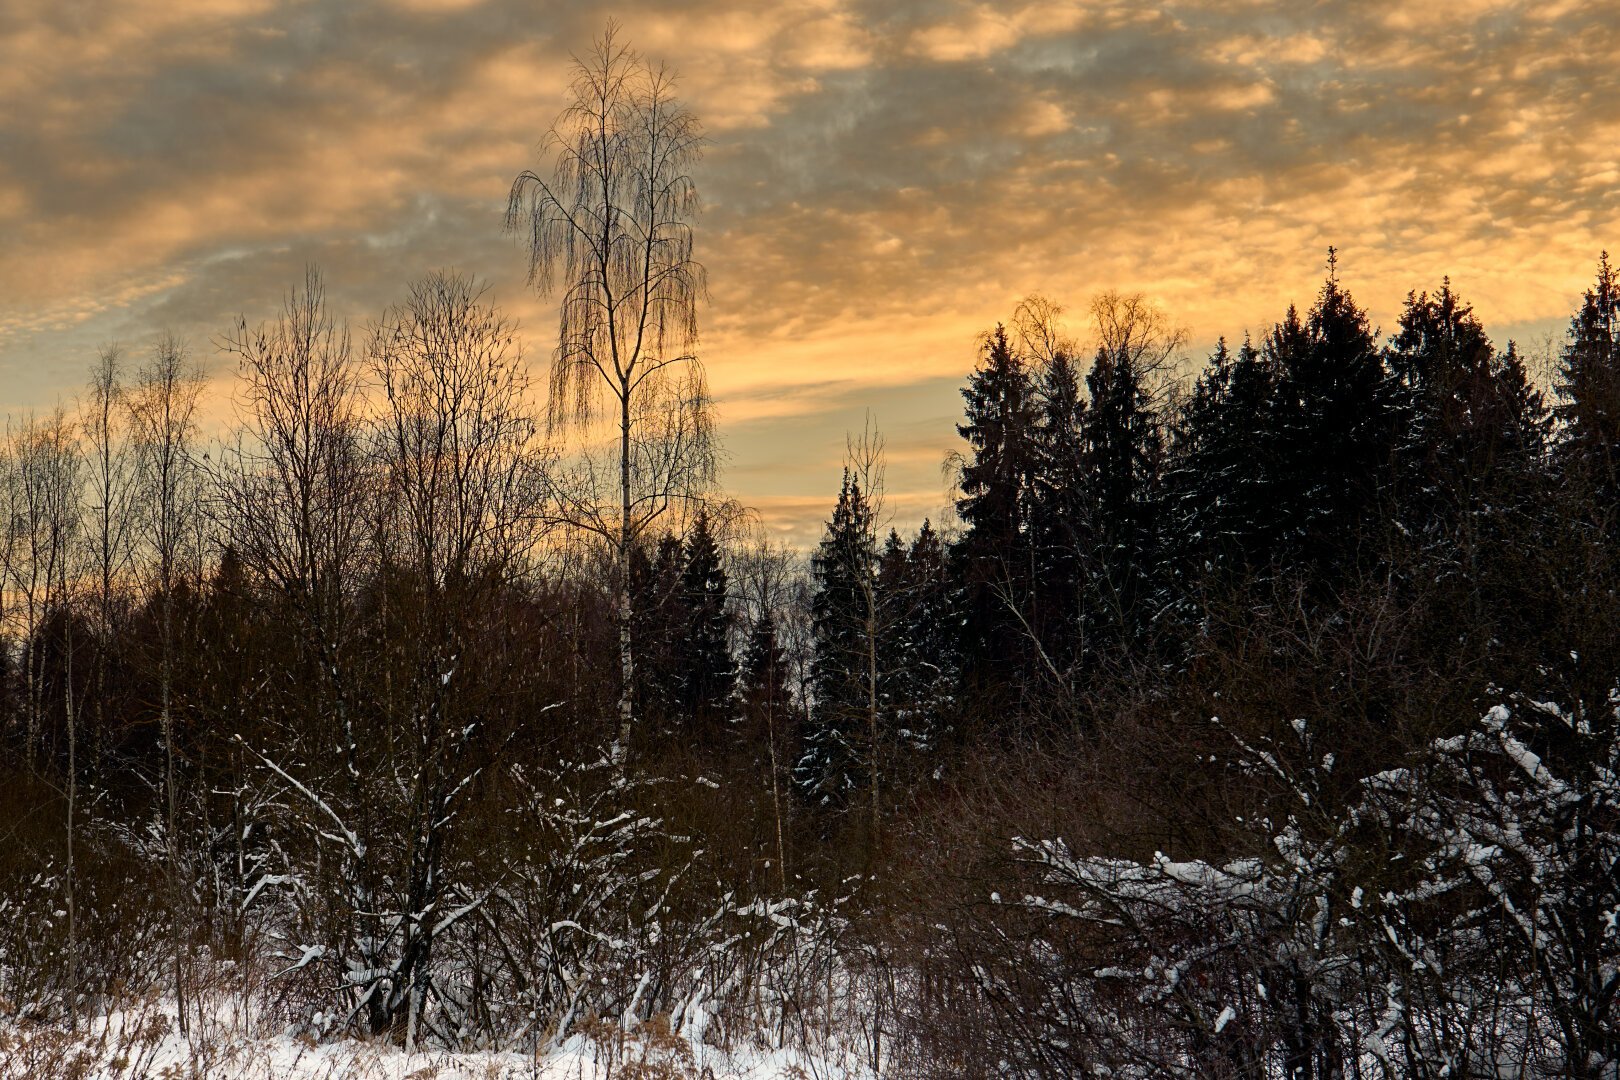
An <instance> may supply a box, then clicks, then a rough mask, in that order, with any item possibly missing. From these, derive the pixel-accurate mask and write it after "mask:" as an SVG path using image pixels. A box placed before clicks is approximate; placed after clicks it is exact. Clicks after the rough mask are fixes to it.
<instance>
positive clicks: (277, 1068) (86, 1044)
mask: <svg viewBox="0 0 1620 1080" xmlns="http://www.w3.org/2000/svg"><path fill="white" fill-rule="evenodd" d="M205 1029H206V1030H205ZM835 1058H839V1059H843V1060H835ZM46 1076H74V1077H82V1078H84V1080H147V1078H174V1080H519V1078H523V1080H613V1078H623V1080H872V1073H871V1071H870V1070H869V1069H865V1068H862V1067H861V1066H860V1065H858V1064H857V1063H855V1062H854V1061H853V1060H850V1059H849V1058H848V1056H847V1055H843V1054H837V1055H807V1054H804V1053H802V1052H800V1051H797V1050H793V1049H767V1048H763V1047H755V1046H740V1047H733V1048H732V1049H730V1050H722V1049H720V1048H718V1047H713V1046H708V1045H706V1044H704V1043H703V1042H702V1041H701V1040H693V1039H691V1038H687V1037H682V1036H681V1035H678V1034H672V1033H670V1032H669V1030H668V1029H667V1027H660V1026H659V1025H657V1024H651V1025H646V1024H644V1025H641V1026H640V1027H639V1028H638V1029H637V1030H635V1031H633V1032H624V1031H622V1030H621V1029H620V1028H619V1027H618V1026H617V1025H615V1024H607V1023H601V1024H597V1025H595V1026H594V1027H592V1026H590V1025H587V1026H586V1031H584V1032H583V1033H580V1034H575V1035H573V1036H571V1037H569V1038H568V1039H566V1040H565V1041H564V1042H563V1043H562V1044H561V1045H558V1046H552V1047H549V1048H542V1049H541V1050H540V1051H539V1052H538V1053H532V1052H530V1053H526V1052H517V1051H505V1052H463V1053H451V1052H446V1051H442V1050H428V1051H418V1052H415V1053H407V1052H406V1051H405V1050H404V1049H402V1048H400V1047H398V1046H394V1045H391V1044H388V1043H383V1042H366V1041H360V1040H355V1039H335V1040H329V1041H325V1042H317V1041H316V1040H314V1039H311V1038H308V1037H307V1036H294V1035H288V1034H279V1035H273V1036H263V1037H249V1036H245V1035H243V1034H242V1033H241V1028H240V1027H237V1026H233V1025H230V1024H229V1023H221V1022H214V1023H210V1024H207V1025H202V1026H199V1027H194V1029H193V1031H192V1033H191V1036H190V1037H189V1038H187V1037H185V1036H181V1035H180V1034H179V1033H178V1031H177V1030H176V1029H175V1027H174V1025H173V1022H172V1015H171V1014H169V1013H168V1012H167V1011H158V1010H146V1011H142V1012H140V1013H138V1014H132V1013H127V1012H126V1013H115V1014H113V1015H112V1016H110V1017H107V1018H105V1019H103V1020H100V1021H97V1022H94V1023H92V1024H91V1025H90V1026H89V1028H88V1030H84V1029H81V1031H80V1032H78V1033H77V1034H74V1035H69V1034H68V1033H67V1032H64V1031H62V1030H61V1029H59V1028H55V1027H46V1026H42V1025H41V1026H25V1025H15V1024H7V1025H5V1026H3V1027H0V1077H3V1078H11V1077H18V1078H20V1077H46Z"/></svg>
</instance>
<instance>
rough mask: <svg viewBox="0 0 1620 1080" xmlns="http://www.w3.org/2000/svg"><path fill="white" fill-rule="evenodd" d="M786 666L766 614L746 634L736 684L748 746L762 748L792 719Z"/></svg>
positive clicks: (770, 619)
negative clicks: (746, 638) (749, 728)
mask: <svg viewBox="0 0 1620 1080" xmlns="http://www.w3.org/2000/svg"><path fill="white" fill-rule="evenodd" d="M788 677H789V670H788V662H787V657H786V655H785V654H784V652H783V650H782V643H781V641H780V640H778V638H777V635H776V620H775V619H774V618H772V617H771V613H770V612H769V611H766V612H764V613H762V614H761V615H760V617H759V618H758V619H755V620H754V625H753V628H752V629H751V630H750V631H749V632H748V647H747V649H746V650H745V651H744V653H743V662H742V670H741V672H740V677H739V680H738V696H739V698H740V703H741V707H742V713H743V716H744V718H745V719H746V720H747V721H748V722H749V725H750V727H751V728H752V730H751V731H750V732H748V734H749V736H750V738H749V742H750V745H755V744H758V745H760V746H761V749H763V748H764V746H763V743H764V740H768V739H772V738H780V736H779V735H777V734H775V733H778V732H781V731H783V730H784V729H785V728H786V726H787V725H788V724H789V723H790V722H791V721H792V719H793V691H792V687H790V686H789V685H788Z"/></svg>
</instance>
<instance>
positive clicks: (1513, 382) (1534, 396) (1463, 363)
mask: <svg viewBox="0 0 1620 1080" xmlns="http://www.w3.org/2000/svg"><path fill="white" fill-rule="evenodd" d="M1386 359H1387V363H1388V366H1389V369H1390V373H1391V375H1392V376H1393V377H1394V379H1395V380H1396V383H1397V386H1398V388H1399V392H1400V396H1401V401H1400V405H1401V420H1402V422H1403V424H1404V428H1405V432H1404V439H1403V442H1404V445H1403V459H1404V460H1403V462H1402V468H1401V473H1402V478H1403V480H1404V484H1403V488H1404V490H1403V492H1402V499H1401V515H1402V521H1403V524H1404V525H1405V526H1406V527H1407V528H1408V529H1409V530H1411V531H1413V532H1415V533H1417V534H1418V535H1420V536H1426V537H1429V538H1430V542H1431V543H1435V542H1444V541H1449V540H1450V539H1452V538H1453V534H1454V533H1455V531H1456V529H1457V528H1459V527H1464V526H1465V525H1466V523H1467V521H1468V520H1469V518H1470V517H1471V516H1472V515H1474V514H1475V512H1476V511H1477V510H1478V509H1480V508H1482V507H1484V506H1486V505H1487V504H1494V503H1497V502H1499V501H1500V499H1501V498H1503V497H1505V496H1506V494H1507V491H1506V489H1507V488H1509V487H1513V486H1515V485H1518V484H1520V483H1521V482H1522V480H1523V478H1524V477H1525V475H1526V474H1527V473H1528V472H1529V471H1530V470H1531V469H1533V468H1534V466H1535V464H1536V462H1537V461H1538V460H1539V457H1540V454H1541V449H1542V443H1543V441H1544V438H1545V430H1546V418H1545V410H1544V408H1543V406H1542V403H1541V396H1540V394H1539V393H1537V392H1536V391H1535V390H1534V389H1533V388H1532V387H1531V386H1530V383H1529V380H1528V377H1527V375H1526V372H1525V370H1524V365H1523V362H1522V361H1521V360H1520V359H1519V356H1518V351H1517V349H1515V348H1513V347H1512V346H1511V345H1510V346H1509V349H1508V351H1507V352H1506V353H1501V354H1498V353H1497V352H1496V350H1495V348H1494V346H1493V345H1492V344H1491V341H1490V339H1489V338H1488V337H1487V336H1486V334H1485V330H1484V327H1483V326H1481V325H1480V322H1479V320H1478V318H1476V317H1475V316H1474V313H1473V308H1472V307H1471V306H1470V305H1468V304H1467V303H1465V302H1464V301H1463V300H1462V299H1461V298H1460V297H1459V296H1458V295H1457V294H1456V292H1455V291H1453V289H1452V288H1451V280H1450V279H1449V278H1447V279H1445V280H1444V281H1443V282H1442V284H1441V287H1440V289H1439V290H1438V291H1437V292H1435V293H1434V294H1433V295H1430V294H1428V293H1408V294H1407V298H1406V303H1405V306H1404V308H1403V309H1402V312H1401V318H1400V329H1399V332H1398V333H1397V334H1396V335H1395V337H1394V338H1393V339H1392V340H1391V342H1390V345H1389V348H1388V349H1387V350H1386Z"/></svg>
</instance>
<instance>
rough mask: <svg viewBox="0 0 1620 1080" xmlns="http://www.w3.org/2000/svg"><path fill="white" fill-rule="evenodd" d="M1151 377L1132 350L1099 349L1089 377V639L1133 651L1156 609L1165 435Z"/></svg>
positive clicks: (1102, 645) (1086, 443)
mask: <svg viewBox="0 0 1620 1080" xmlns="http://www.w3.org/2000/svg"><path fill="white" fill-rule="evenodd" d="M1148 374H1149V373H1148V372H1145V371H1143V370H1141V368H1140V366H1139V363H1138V359H1137V356H1136V354H1135V352H1134V351H1133V350H1132V349H1131V348H1129V347H1128V346H1122V347H1119V348H1115V349H1110V348H1108V347H1103V348H1099V349H1098V350H1097V356H1096V358H1095V360H1094V361H1093V362H1092V366H1091V371H1090V372H1089V373H1088V374H1087V375H1086V390H1087V393H1088V396H1089V397H1090V405H1089V407H1088V408H1087V410H1086V416H1085V424H1084V428H1083V431H1084V436H1085V438H1084V464H1085V475H1086V479H1085V483H1086V488H1087V494H1088V499H1087V502H1088V504H1089V506H1088V516H1089V518H1090V520H1091V522H1092V527H1091V536H1090V538H1089V539H1090V543H1089V545H1088V549H1087V552H1086V562H1087V563H1089V565H1088V566H1086V567H1085V570H1086V577H1087V588H1086V594H1087V597H1088V601H1087V603H1086V605H1085V607H1086V616H1087V617H1086V620H1085V621H1086V623H1087V624H1089V625H1088V629H1087V631H1086V637H1087V638H1088V639H1089V642H1090V643H1094V644H1095V645H1096V646H1098V647H1100V648H1103V649H1110V648H1119V647H1130V646H1133V645H1135V644H1137V643H1139V642H1140V640H1141V638H1142V636H1143V634H1144V633H1145V632H1146V630H1147V627H1148V623H1149V621H1150V618H1151V612H1152V609H1153V607H1154V599H1155V598H1154V595H1153V594H1154V571H1155V564H1156V561H1157V559H1158V554H1159V536H1158V526H1159V513H1160V496H1161V490H1160V484H1159V479H1160V471H1161V469H1162V468H1163V464H1164V433H1163V427H1162V425H1161V422H1160V416H1159V413H1158V410H1157V409H1156V408H1155V406H1154V402H1153V395H1152V393H1151V391H1150V389H1149V387H1148V385H1147V378H1148Z"/></svg>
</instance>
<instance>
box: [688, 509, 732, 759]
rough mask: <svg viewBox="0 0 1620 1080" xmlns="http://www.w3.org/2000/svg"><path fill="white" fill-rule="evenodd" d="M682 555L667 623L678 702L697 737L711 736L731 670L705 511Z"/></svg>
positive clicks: (716, 553)
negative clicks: (676, 607) (676, 610)
mask: <svg viewBox="0 0 1620 1080" xmlns="http://www.w3.org/2000/svg"><path fill="white" fill-rule="evenodd" d="M683 555H684V563H683V566H682V568H681V584H680V614H679V619H678V621H677V623H676V625H675V626H674V627H673V631H674V633H675V635H676V637H675V641H676V649H675V652H676V655H677V656H678V657H679V662H680V671H679V673H678V681H677V686H678V687H679V701H680V708H681V712H682V715H683V716H685V717H688V718H690V720H691V722H692V724H693V729H694V731H695V732H696V733H697V735H698V738H699V739H700V740H703V741H712V740H714V739H715V738H716V737H717V730H716V729H717V728H718V727H720V726H721V725H723V724H725V723H726V722H727V721H728V720H730V719H731V716H732V709H733V706H732V692H733V690H734V689H735V687H736V682H737V671H736V662H735V661H734V660H733V658H732V655H731V616H730V613H729V612H728V611H727V607H726V604H727V581H726V571H725V568H724V567H723V566H722V565H721V563H720V546H719V544H717V543H716V542H715V538H714V531H713V529H712V527H711V526H710V524H709V517H708V514H706V513H700V514H699V515H698V519H697V522H696V523H695V524H694V525H693V527H692V532H691V535H690V536H688V537H687V539H686V544H685V548H684V552H683Z"/></svg>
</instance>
